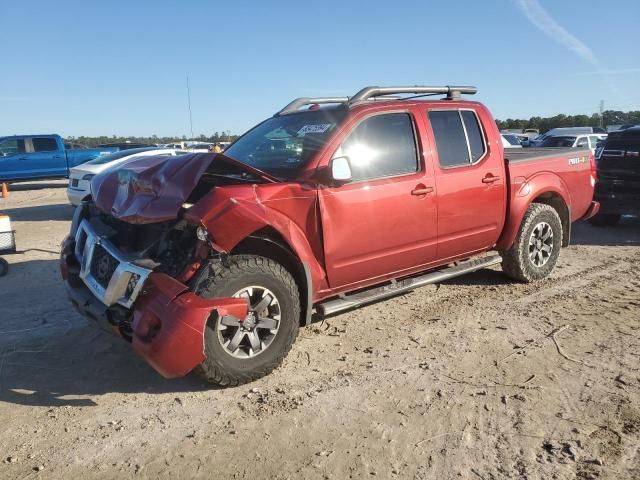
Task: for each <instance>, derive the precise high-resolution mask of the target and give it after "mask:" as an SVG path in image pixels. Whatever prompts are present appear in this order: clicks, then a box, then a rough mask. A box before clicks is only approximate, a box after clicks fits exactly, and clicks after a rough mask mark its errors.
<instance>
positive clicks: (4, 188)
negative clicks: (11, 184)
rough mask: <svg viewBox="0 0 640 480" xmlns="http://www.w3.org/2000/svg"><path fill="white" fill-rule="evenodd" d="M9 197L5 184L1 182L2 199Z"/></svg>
mask: <svg viewBox="0 0 640 480" xmlns="http://www.w3.org/2000/svg"><path fill="white" fill-rule="evenodd" d="M8 196H9V189H8V188H7V183H6V182H2V198H7V197H8Z"/></svg>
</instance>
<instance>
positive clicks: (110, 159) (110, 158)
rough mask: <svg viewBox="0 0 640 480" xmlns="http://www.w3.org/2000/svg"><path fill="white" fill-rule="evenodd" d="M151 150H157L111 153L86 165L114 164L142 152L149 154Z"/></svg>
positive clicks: (140, 149)
mask: <svg viewBox="0 0 640 480" xmlns="http://www.w3.org/2000/svg"><path fill="white" fill-rule="evenodd" d="M149 150H157V148H156V147H152V148H130V149H129V150H121V151H119V152H115V153H109V154H107V155H101V156H99V157H98V158H95V159H93V160H89V161H88V162H86V165H104V164H105V163H109V162H113V161H114V160H120V159H121V158H124V157H130V156H131V155H135V154H136V153H140V152H148V151H149Z"/></svg>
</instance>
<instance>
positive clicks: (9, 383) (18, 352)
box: [0, 260, 210, 407]
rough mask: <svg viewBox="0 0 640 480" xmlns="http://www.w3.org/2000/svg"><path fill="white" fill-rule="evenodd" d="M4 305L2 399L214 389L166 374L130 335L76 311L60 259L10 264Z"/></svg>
mask: <svg viewBox="0 0 640 480" xmlns="http://www.w3.org/2000/svg"><path fill="white" fill-rule="evenodd" d="M0 305H2V311H1V313H0V402H9V403H14V404H19V405H31V406H47V407H49V406H51V407H53V406H63V405H69V406H82V407H86V406H93V405H97V404H98V403H99V397H100V396H101V395H106V394H109V393H151V394H159V393H167V392H193V391H198V390H204V389H207V388H210V387H209V386H208V385H206V384H205V383H204V382H203V381H202V380H200V379H199V378H197V377H195V376H193V375H190V376H187V377H185V378H181V379H175V380H166V379H164V378H162V377H161V376H160V375H159V374H158V373H156V372H155V370H153V369H152V368H151V367H150V366H148V365H147V364H146V363H145V362H144V361H143V360H142V359H141V358H139V357H138V356H137V355H136V354H135V352H134V351H133V350H132V348H131V346H130V345H129V344H128V343H127V342H126V341H124V340H122V339H120V338H117V337H115V336H113V335H111V334H109V333H107V332H104V331H102V330H100V329H99V328H98V327H97V326H96V325H92V324H91V322H90V321H89V320H85V319H84V318H82V317H81V316H80V315H78V314H77V313H76V311H75V310H74V309H73V307H72V306H71V304H70V303H69V302H68V300H67V298H66V294H65V291H64V287H63V283H62V280H61V279H60V274H59V271H58V261H57V260H33V261H28V262H20V263H15V264H12V265H11V270H10V271H9V274H8V275H7V276H6V277H2V278H0Z"/></svg>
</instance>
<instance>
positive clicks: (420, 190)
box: [411, 185, 433, 196]
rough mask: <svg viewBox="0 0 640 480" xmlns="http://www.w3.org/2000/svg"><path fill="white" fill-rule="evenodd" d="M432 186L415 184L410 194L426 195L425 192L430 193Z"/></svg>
mask: <svg viewBox="0 0 640 480" xmlns="http://www.w3.org/2000/svg"><path fill="white" fill-rule="evenodd" d="M432 192H433V187H425V186H424V185H417V186H416V188H414V189H413V190H411V195H417V196H420V195H426V194H427V193H432Z"/></svg>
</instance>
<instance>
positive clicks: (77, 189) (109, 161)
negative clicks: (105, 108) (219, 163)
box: [67, 147, 188, 206]
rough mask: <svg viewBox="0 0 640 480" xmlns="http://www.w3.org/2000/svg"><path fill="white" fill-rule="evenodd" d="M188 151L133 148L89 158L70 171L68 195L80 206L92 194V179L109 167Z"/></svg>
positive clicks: (72, 201) (73, 203)
mask: <svg viewBox="0 0 640 480" xmlns="http://www.w3.org/2000/svg"><path fill="white" fill-rule="evenodd" d="M185 153H188V152H185V151H184V150H177V149H175V148H164V149H163V148H154V147H151V148H132V149H129V150H121V151H119V152H115V153H110V154H108V155H102V156H100V157H98V158H95V159H93V160H89V161H88V162H86V163H83V164H82V165H78V166H77V167H73V168H72V169H71V170H70V171H69V186H68V187H67V197H68V198H69V203H71V205H73V206H78V205H80V203H81V202H82V201H83V200H85V199H86V198H88V197H90V196H91V179H92V178H93V177H95V176H96V175H97V174H98V173H101V172H103V171H105V170H107V169H108V168H111V167H113V166H114V165H118V164H120V163H122V162H125V161H126V160H129V159H131V158H135V157H145V156H151V155H167V156H172V155H182V154H185Z"/></svg>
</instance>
